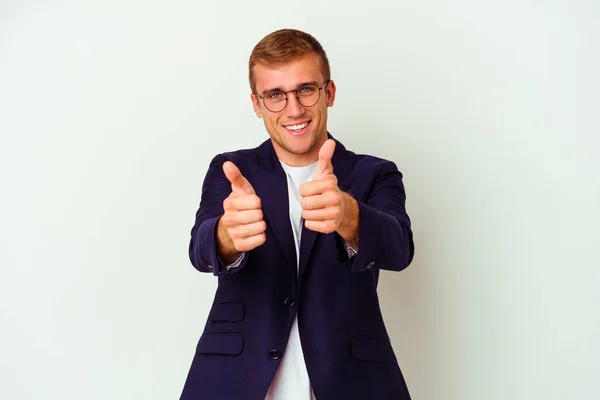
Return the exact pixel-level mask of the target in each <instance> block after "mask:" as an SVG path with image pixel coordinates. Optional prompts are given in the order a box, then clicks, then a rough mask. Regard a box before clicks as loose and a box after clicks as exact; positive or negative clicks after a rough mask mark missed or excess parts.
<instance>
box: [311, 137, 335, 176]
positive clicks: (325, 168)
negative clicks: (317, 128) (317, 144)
mask: <svg viewBox="0 0 600 400" xmlns="http://www.w3.org/2000/svg"><path fill="white" fill-rule="evenodd" d="M334 151H335V140H333V139H327V140H326V141H325V143H323V145H322V146H321V150H319V163H318V164H317V169H316V170H315V175H314V176H313V180H315V179H321V178H324V177H325V176H327V175H329V174H333V165H332V164H331V157H333V152H334Z"/></svg>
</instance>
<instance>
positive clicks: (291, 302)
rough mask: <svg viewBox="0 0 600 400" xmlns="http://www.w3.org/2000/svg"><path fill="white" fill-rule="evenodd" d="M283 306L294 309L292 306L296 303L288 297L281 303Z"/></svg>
mask: <svg viewBox="0 0 600 400" xmlns="http://www.w3.org/2000/svg"><path fill="white" fill-rule="evenodd" d="M283 304H285V305H286V306H288V307H294V304H296V301H295V300H294V299H293V298H291V297H288V298H286V299H285V300H284V301H283Z"/></svg>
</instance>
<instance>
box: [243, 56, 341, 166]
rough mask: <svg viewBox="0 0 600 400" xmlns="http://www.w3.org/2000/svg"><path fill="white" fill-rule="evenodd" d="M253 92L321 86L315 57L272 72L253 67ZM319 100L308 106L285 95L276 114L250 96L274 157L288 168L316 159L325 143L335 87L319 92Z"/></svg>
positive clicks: (262, 93)
mask: <svg viewBox="0 0 600 400" xmlns="http://www.w3.org/2000/svg"><path fill="white" fill-rule="evenodd" d="M254 82H255V87H256V93H258V94H260V95H261V96H262V95H264V94H265V93H267V92H270V91H273V90H275V89H277V90H282V91H284V92H285V91H288V90H294V89H298V88H299V87H300V86H302V85H304V84H316V85H317V86H318V87H321V86H323V84H324V83H325V79H324V78H323V75H322V74H321V68H320V64H319V58H318V56H317V55H316V54H314V53H311V54H307V55H305V56H303V57H302V58H299V59H297V60H295V61H292V62H290V63H288V64H285V65H283V66H280V67H276V68H274V69H271V68H268V67H265V66H263V65H260V64H258V65H255V66H254ZM320 92H321V93H320V94H321V97H320V98H319V101H318V102H317V103H316V104H315V105H314V106H312V107H305V106H303V105H302V104H300V103H299V102H298V99H297V98H296V96H295V93H288V94H287V105H286V107H285V108H284V109H283V110H282V111H280V112H271V111H269V110H268V109H267V108H266V107H265V105H264V102H263V100H262V99H259V98H258V97H257V96H255V95H254V94H252V95H251V97H252V104H253V105H254V112H255V113H256V115H257V116H258V117H259V118H263V119H264V122H265V128H267V132H269V136H271V140H272V142H273V147H274V148H275V152H276V153H277V157H278V158H279V159H280V160H281V161H283V162H284V163H286V164H287V165H290V166H305V165H309V164H312V163H313V162H315V161H317V160H318V157H319V149H320V148H321V145H322V144H323V143H324V142H325V140H327V108H328V107H331V106H333V102H334V100H335V84H334V83H333V81H332V82H329V84H327V86H325V87H324V88H323V89H321V91H320Z"/></svg>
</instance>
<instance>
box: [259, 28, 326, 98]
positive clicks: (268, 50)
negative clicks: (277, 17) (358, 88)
mask: <svg viewBox="0 0 600 400" xmlns="http://www.w3.org/2000/svg"><path fill="white" fill-rule="evenodd" d="M311 53H313V54H316V55H317V56H318V57H319V64H320V67H321V74H322V75H323V78H325V81H326V82H327V81H329V80H330V79H331V71H330V69H329V60H328V59H327V54H325V50H323V47H322V46H321V44H320V43H319V42H318V41H317V39H315V38H314V37H313V36H311V35H309V34H308V33H305V32H302V31H299V30H296V29H280V30H278V31H275V32H272V33H270V34H268V35H267V36H265V37H264V38H262V40H261V41H260V42H258V44H257V45H256V46H254V49H253V50H252V54H251V55H250V61H249V63H248V64H249V65H248V69H249V80H250V88H251V89H252V93H256V82H254V76H253V72H254V66H255V65H257V64H260V65H264V66H266V67H278V66H281V65H285V64H287V63H289V62H291V61H294V60H297V59H298V58H300V57H302V56H304V55H306V54H311Z"/></svg>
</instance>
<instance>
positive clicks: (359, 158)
mask: <svg viewBox="0 0 600 400" xmlns="http://www.w3.org/2000/svg"><path fill="white" fill-rule="evenodd" d="M338 145H339V147H340V154H339V156H340V161H342V162H343V163H345V164H347V165H348V166H349V167H350V169H351V170H353V171H356V170H358V171H363V172H364V171H373V172H375V173H378V172H390V171H398V167H397V166H396V163H395V162H394V161H391V160H388V159H385V158H382V157H378V156H374V155H371V154H362V153H356V152H354V151H352V150H349V149H346V147H345V146H344V145H343V144H341V143H340V142H338Z"/></svg>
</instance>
